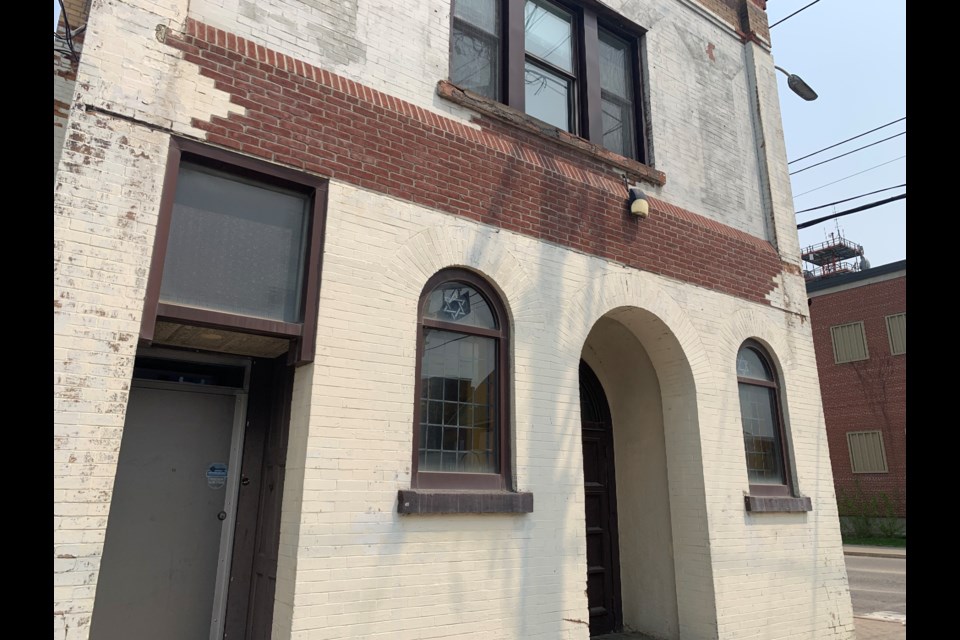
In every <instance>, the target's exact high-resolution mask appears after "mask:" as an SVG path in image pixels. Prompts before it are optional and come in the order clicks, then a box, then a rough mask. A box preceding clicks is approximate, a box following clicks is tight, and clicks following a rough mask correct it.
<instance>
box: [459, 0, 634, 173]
mask: <svg viewBox="0 0 960 640" xmlns="http://www.w3.org/2000/svg"><path fill="white" fill-rule="evenodd" d="M640 35H642V33H641V30H639V29H638V28H637V27H635V26H634V25H629V24H626V23H625V21H624V20H623V19H622V18H621V17H619V16H617V14H615V13H614V12H612V11H611V10H609V9H606V8H605V7H603V6H602V5H599V4H596V3H594V2H583V3H582V4H578V3H574V2H566V1H564V2H555V1H552V0H454V5H453V32H452V34H451V55H450V80H451V82H453V83H454V84H456V85H458V86H460V87H462V88H464V89H468V90H470V91H473V92H475V93H478V94H480V95H483V96H486V97H487V98H490V99H492V100H497V101H499V102H504V103H506V104H508V105H509V106H511V107H513V108H515V109H517V110H520V111H523V112H525V113H527V114H529V115H531V116H533V117H535V118H538V119H540V120H542V121H544V122H546V123H548V124H551V125H553V126H555V127H557V128H558V129H563V130H565V131H569V132H570V133H573V134H576V135H578V136H580V137H582V138H586V139H587V140H590V141H591V142H593V143H595V144H597V145H600V146H603V147H606V148H607V149H609V150H611V151H613V152H615V153H618V154H620V155H622V156H626V157H628V158H633V159H635V160H639V161H641V162H643V161H644V160H645V153H644V148H645V144H644V137H643V131H644V128H643V114H642V113H641V103H642V101H641V100H640V99H639V87H640V86H641V83H640V75H639V69H640V64H639V63H640V41H639V38H640Z"/></svg>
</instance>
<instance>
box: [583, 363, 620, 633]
mask: <svg viewBox="0 0 960 640" xmlns="http://www.w3.org/2000/svg"><path fill="white" fill-rule="evenodd" d="M580 418H581V429H582V437H583V490H584V505H585V510H586V529H587V530H586V538H587V601H588V605H589V607H590V635H591V636H597V635H602V634H604V633H610V632H612V631H619V630H620V628H621V627H622V626H623V613H622V605H621V597H620V546H619V539H618V536H617V492H616V485H615V478H616V474H615V472H614V455H613V423H612V421H611V419H610V407H609V405H608V404H607V398H606V395H605V394H604V392H603V387H602V386H601V385H600V381H599V380H598V379H597V376H596V374H594V372H593V370H591V369H590V367H589V366H588V365H587V364H586V363H585V362H583V361H582V360H581V361H580Z"/></svg>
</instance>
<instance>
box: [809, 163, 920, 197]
mask: <svg viewBox="0 0 960 640" xmlns="http://www.w3.org/2000/svg"><path fill="white" fill-rule="evenodd" d="M906 157H907V154H903V155H902V156H898V157H896V158H894V159H893V160H887V161H886V162H881V163H880V164H877V165H874V166H872V167H870V168H869V169H864V170H863V171H857V172H856V173H851V174H850V175H848V176H845V177H843V178H840V179H839V180H834V181H833V182H828V183H827V184H822V185H820V186H819V187H816V188H814V189H810V190H809V191H804V192H803V193H798V194H797V195H795V196H793V199H794V200H796V199H797V198H799V197H800V196H805V195H807V194H808V193H813V192H814V191H819V190H820V189H823V188H825V187H829V186H830V185H834V184H837V183H838V182H843V181H844V180H849V179H850V178H853V177H854V176H859V175H860V174H863V173H866V172H868V171H873V170H874V169H879V168H880V167H882V166H885V165H888V164H890V163H891V162H896V161H897V160H903V159H904V158H906Z"/></svg>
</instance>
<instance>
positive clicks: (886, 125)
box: [787, 116, 907, 164]
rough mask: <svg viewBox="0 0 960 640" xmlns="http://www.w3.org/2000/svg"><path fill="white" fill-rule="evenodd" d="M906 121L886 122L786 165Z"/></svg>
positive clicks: (898, 119) (904, 118) (903, 118)
mask: <svg viewBox="0 0 960 640" xmlns="http://www.w3.org/2000/svg"><path fill="white" fill-rule="evenodd" d="M906 119H907V116H903V117H902V118H897V119H896V120H891V121H890V122H888V123H887V124H882V125H880V126H879V127H876V128H874V129H870V131H864V132H863V133H860V134H857V135H855V136H853V137H852V138H847V139H846V140H841V141H840V142H838V143H836V144H832V145H830V146H829V147H824V148H823V149H820V150H819V151H814V152H813V153H808V154H807V155H805V156H802V157H800V158H797V159H796V160H790V161H789V162H787V164H793V163H794V162H800V161H801V160H806V159H807V158H809V157H810V156H815V155H817V154H818V153H823V152H824V151H828V150H830V149H833V148H834V147H839V146H840V145H842V144H846V143H847V142H850V141H851V140H856V139H857V138H862V137H863V136H865V135H867V134H869V133H873V132H874V131H880V129H886V128H887V127H889V126H890V125H892V124H897V123H898V122H903V121H904V120H906Z"/></svg>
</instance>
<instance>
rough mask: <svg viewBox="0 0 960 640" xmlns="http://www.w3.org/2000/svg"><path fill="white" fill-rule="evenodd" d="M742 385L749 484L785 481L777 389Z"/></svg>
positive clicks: (742, 410) (741, 400)
mask: <svg viewBox="0 0 960 640" xmlns="http://www.w3.org/2000/svg"><path fill="white" fill-rule="evenodd" d="M739 387H740V416H741V419H742V421H743V443H744V448H745V449H746V454H747V475H748V476H749V479H750V484H785V483H786V477H785V475H784V472H783V462H782V457H781V455H780V451H781V446H782V443H781V442H780V429H779V427H778V425H777V417H776V410H777V408H776V398H775V395H774V394H775V391H774V390H773V389H770V388H769V387H758V386H755V385H751V384H744V383H740V385H739Z"/></svg>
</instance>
